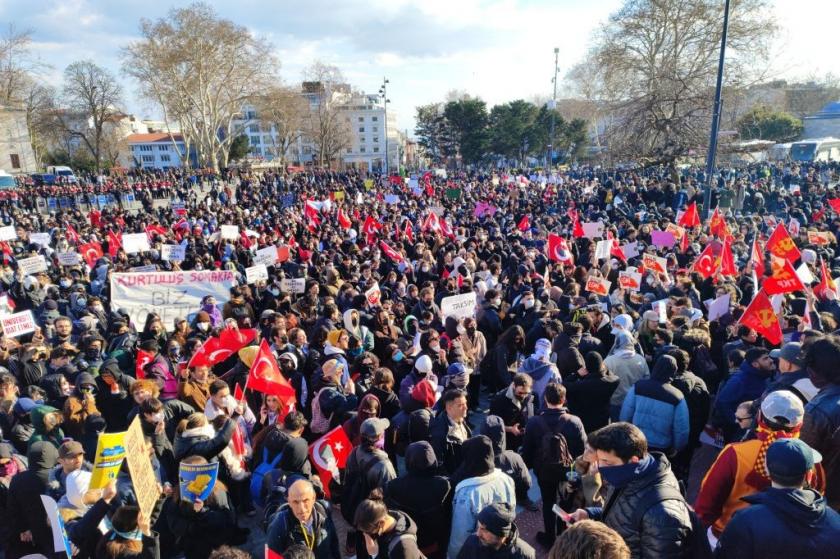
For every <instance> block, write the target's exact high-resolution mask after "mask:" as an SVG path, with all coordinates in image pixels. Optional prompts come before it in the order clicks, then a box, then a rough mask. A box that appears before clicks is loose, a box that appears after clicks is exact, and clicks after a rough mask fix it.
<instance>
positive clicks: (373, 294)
mask: <svg viewBox="0 0 840 559" xmlns="http://www.w3.org/2000/svg"><path fill="white" fill-rule="evenodd" d="M381 297H382V291H380V289H379V284H378V283H374V284H373V286H371V288H370V289H368V290H367V291H365V299H366V300H367V303H368V305H369V306H371V307H378V306H379V300H380V299H381Z"/></svg>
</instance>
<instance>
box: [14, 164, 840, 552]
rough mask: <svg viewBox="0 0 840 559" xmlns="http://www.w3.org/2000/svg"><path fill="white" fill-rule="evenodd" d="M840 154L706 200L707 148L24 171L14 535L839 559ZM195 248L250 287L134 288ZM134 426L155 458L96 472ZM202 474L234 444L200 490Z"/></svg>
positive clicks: (196, 548) (17, 547)
mask: <svg viewBox="0 0 840 559" xmlns="http://www.w3.org/2000/svg"><path fill="white" fill-rule="evenodd" d="M839 172H840V166H838V165H837V164H831V163H816V164H808V163H802V164H792V163H789V162H787V163H783V162H779V163H762V164H754V165H750V166H745V167H742V168H733V169H725V170H723V171H722V172H721V173H720V176H719V177H716V178H715V180H714V181H713V183H714V184H713V188H712V203H711V206H710V208H711V209H713V210H714V212H713V213H712V212H710V213H711V216H710V217H709V218H708V219H701V218H700V215H699V212H698V208H701V207H702V204H703V191H702V186H703V184H705V177H704V176H703V174H702V172H700V171H698V170H697V169H695V168H692V167H686V168H681V169H678V170H674V169H670V168H664V167H651V168H645V169H625V170H618V169H615V170H608V169H602V168H597V167H584V166H580V167H577V166H576V167H572V168H568V169H564V170H558V171H555V172H552V173H548V174H543V173H537V174H530V172H527V171H517V170H506V171H501V170H496V171H487V172H469V173H466V172H463V173H462V172H456V173H454V174H452V173H450V174H449V175H448V176H447V175H446V174H444V173H436V172H425V173H419V174H418V175H416V176H414V177H411V178H403V177H397V176H394V177H384V176H378V175H375V176H369V175H365V174H360V173H356V172H352V171H348V172H332V171H307V172H294V173H286V172H269V171H266V172H259V173H257V172H248V171H244V170H236V171H230V172H223V173H219V174H216V173H212V172H204V173H200V174H196V173H187V172H181V171H176V170H171V171H160V172H156V173H153V172H149V171H143V172H140V171H138V172H131V173H128V174H126V175H115V176H88V177H85V178H83V179H80V181H79V183H76V184H59V185H53V186H43V185H35V184H31V183H28V182H27V181H21V183H20V185H19V187H18V188H17V189H15V190H13V191H9V192H6V193H5V195H4V196H2V197H0V221H2V223H0V232H2V231H4V230H3V229H2V227H3V226H11V228H9V227H6V233H4V234H2V235H0V236H2V237H4V240H2V241H0V250H1V251H2V253H1V254H2V263H0V291H2V293H0V321H2V320H3V318H4V317H6V318H9V317H12V316H14V317H18V316H20V313H26V312H27V311H29V312H31V317H32V319H33V321H34V322H33V324H32V328H23V332H22V333H21V332H20V325H21V322H20V320H23V319H20V320H15V321H11V320H10V322H9V324H10V326H9V328H8V329H7V330H4V331H3V333H2V337H0V400H1V401H0V429H2V441H3V442H2V443H0V511H2V512H0V515H2V518H0V548H2V550H3V552H4V553H5V557H6V558H7V559H17V558H21V557H27V556H43V557H47V558H53V557H59V556H65V555H66V554H67V553H70V554H71V555H72V556H73V557H76V558H78V559H85V558H95V559H117V558H133V557H148V558H151V557H155V558H157V557H180V556H183V557H186V558H187V559H204V558H206V557H216V558H224V557H248V556H249V555H248V554H247V553H246V552H244V551H243V550H242V549H244V548H247V547H248V543H249V542H250V541H251V540H253V539H257V538H264V540H265V542H266V543H265V556H266V557H267V558H268V557H285V558H287V559H288V558H298V557H300V558H303V557H316V558H318V559H327V558H339V557H351V556H355V557H358V558H359V559H366V558H368V557H371V558H373V557H376V558H380V559H383V558H390V559H397V558H407V559H414V558H420V557H430V558H447V557H448V558H449V559H467V558H475V557H478V558H534V557H536V555H537V554H538V553H541V554H543V555H544V554H546V553H547V556H548V557H550V558H552V559H570V558H581V559H583V558H596V557H597V558H603V559H607V558H616V559H628V558H631V557H632V558H633V559H640V558H649V559H654V558H655V559H660V558H666V559H671V558H673V559H679V558H685V559H688V558H699V557H712V556H714V557H718V558H724V559H726V558H736V557H737V558H739V559H740V558H749V557H755V558H768V559H769V558H776V557H779V558H782V557H783V558H785V559H790V558H791V557H807V558H809V559H811V558H813V559H819V558H829V557H837V554H838V549H840V514H838V512H837V511H838V510H840V367H838V363H840V335H838V334H836V333H835V332H836V331H838V324H840V303H839V302H838V289H837V285H836V284H835V280H834V279H833V278H835V277H837V276H840V255H838V254H837V253H836V251H837V237H836V235H838V234H840V233H839V232H838V230H840V192H837V191H835V187H837V183H838V173H839ZM125 193H132V194H134V195H135V197H134V199H135V200H136V201H137V203H138V204H137V207H133V208H130V209H123V208H122V207H121V206H120V204H119V200H118V199H117V198H110V199H109V200H111V203H108V204H104V205H103V204H100V203H96V204H86V205H84V206H81V205H79V204H78V201H79V200H82V199H83V198H80V197H79V196H78V195H81V194H90V195H94V196H97V195H99V194H125ZM50 198H66V199H67V200H68V204H69V205H68V206H67V207H64V205H63V204H62V205H60V206H59V208H58V209H56V208H55V207H54V205H53V204H52V203H45V201H46V200H48V199H50ZM88 199H89V200H91V201H92V200H93V198H88ZM160 200H170V202H171V203H159V201H160ZM835 200H838V202H837V204H834V203H833V202H834V201H835ZM224 226H228V227H224ZM230 226H232V227H233V230H234V231H235V233H234V234H233V235H231V234H230V231H231V227H230ZM9 229H13V230H14V233H13V234H11V233H10V232H8V230H9ZM223 229H224V231H223ZM136 233H144V234H146V236H147V239H148V247H144V249H143V250H135V249H129V247H127V246H123V244H124V242H123V239H126V238H127V236H128V235H130V234H136ZM173 245H177V246H179V247H181V248H182V249H183V253H182V256H181V257H180V258H173V257H172V256H171V255H172V254H173V251H172V246H173ZM268 247H277V249H278V250H277V257H276V259H270V260H269V261H268V263H267V264H266V266H265V271H266V272H267V277H266V276H260V277H259V278H257V279H255V277H256V276H255V275H252V271H253V270H254V268H255V264H256V263H257V262H265V260H264V259H262V260H261V259H258V252H259V254H260V258H263V257H264V255H265V250H264V249H266V248H268ZM127 250H128V251H129V252H126V251H127ZM74 252H76V253H79V258H78V262H77V263H75V264H73V263H72V259H68V257H67V254H68V253H74ZM269 252H271V251H269ZM39 255H40V256H42V257H43V258H44V260H45V262H46V266H45V267H44V268H45V269H44V268H38V269H36V268H37V267H36V268H33V267H32V266H31V263H32V258H33V257H37V256H39ZM272 260H273V261H272ZM22 261H23V262H24V263H25V265H22V264H21V262H22ZM186 271H196V272H208V271H219V272H229V274H226V275H224V277H226V278H230V277H232V278H233V279H232V285H231V286H230V287H229V289H226V292H225V293H223V294H220V293H219V292H218V290H217V291H216V295H206V296H204V297H202V298H201V300H200V302H196V304H195V306H194V307H193V308H189V309H184V312H183V313H175V314H173V313H172V312H171V309H167V305H169V303H170V302H169V301H166V300H164V301H135V303H137V304H139V305H141V306H142V305H143V304H144V303H145V304H146V307H145V310H144V312H143V315H142V318H139V319H138V315H136V314H135V310H134V308H135V307H131V308H124V306H121V304H120V299H118V297H117V290H118V285H119V284H118V278H120V277H122V276H121V274H127V273H134V274H155V273H163V272H186ZM160 277H165V276H163V275H161V276H160ZM201 277H208V278H211V279H207V280H206V281H208V282H210V281H214V280H213V279H212V278H221V277H222V275H218V276H201ZM299 278H303V280H302V282H300V283H299V282H296V281H294V280H296V279H299ZM141 292H142V290H141ZM222 295H223V296H222ZM453 301H456V302H458V304H457V305H456V304H452V302H453ZM179 308H181V307H179ZM465 309H466V310H465ZM4 324H5V322H4ZM24 324H25V321H24ZM16 328H17V330H16ZM231 339H234V340H239V341H240V342H241V343H239V344H238V345H236V346H235V347H233V348H232V349H231V350H229V351H227V352H226V353H225V354H224V356H223V357H224V358H223V359H221V360H217V359H213V358H212V355H213V351H212V350H213V348H218V347H222V346H224V344H229V343H230V340H231ZM225 347H228V348H229V349H230V347H231V346H229V345H228V346H225ZM268 354H270V355H268ZM208 355H210V356H211V357H207V356H208ZM264 362H268V363H269V365H270V366H271V367H274V363H276V371H277V374H278V375H281V376H279V377H277V376H275V377H271V375H268V376H266V375H262V374H255V373H254V371H255V370H257V369H259V367H262V366H264ZM267 378H268V380H266V379H267ZM271 378H274V380H273V381H271V382H269V381H270V380H271ZM254 379H258V380H259V382H257V380H254ZM278 387H279V389H278ZM275 389H276V390H275ZM138 423H139V426H140V428H141V429H142V433H143V436H144V443H143V445H141V447H142V448H140V449H139V451H137V452H138V453H139V454H140V456H129V457H128V458H127V459H125V460H123V461H122V463H120V462H116V464H115V465H114V468H115V469H114V475H113V476H112V477H111V478H109V479H106V480H105V481H104V482H102V481H101V480H98V479H97V476H99V475H100V472H98V471H97V470H98V469H99V468H100V467H101V466H102V465H103V464H104V462H106V461H107V460H105V458H103V457H102V456H101V455H102V452H101V449H102V444H103V441H105V440H107V437H108V436H109V435H112V434H119V433H124V432H130V430H131V429H132V427H136V426H137V424H138ZM335 441H339V442H337V443H336V442H335ZM325 448H326V449H327V450H328V451H329V452H326V454H325V452H324V449H325ZM123 450H125V449H123ZM106 458H107V457H106ZM138 459H142V460H141V462H143V466H144V468H145V467H147V466H148V465H146V464H145V462H144V461H145V460H147V459H148V462H149V465H150V466H151V471H152V472H153V474H154V478H155V484H154V485H155V486H156V487H155V488H154V495H153V498H152V502H153V506H148V505H147V503H146V501H147V495H148V492H149V487H148V486H144V487H141V486H140V484H141V481H140V480H141V478H142V477H143V476H141V475H140V474H139V473H138V471H139V470H140V468H138V467H136V466H135V464H136V462H137V460H138ZM185 465H186V466H187V469H188V470H189V469H190V468H195V469H199V470H201V468H203V467H207V466H211V467H213V468H215V467H216V465H217V466H218V467H217V470H215V471H217V478H216V479H215V482H214V483H213V484H212V489H211V490H209V491H208V492H207V494H206V495H205V494H201V495H200V496H198V493H200V491H199V492H197V493H191V491H193V489H194V486H193V485H194V484H185V483H184V482H183V481H184V480H183V479H182V478H183V473H182V472H183V471H185V470H184V466H185ZM201 471H204V470H201ZM93 480H95V481H93ZM198 481H200V479H199V480H198ZM143 483H145V482H143ZM196 483H197V482H196ZM533 486H537V487H538V489H539V495H540V497H539V498H535V497H534V496H535V495H537V491H536V490H537V487H533ZM42 497H45V498H42ZM47 497H48V498H49V499H47ZM202 497H203V498H202ZM50 499H51V500H50ZM52 502H54V503H55V508H56V509H57V512H56V511H55V510H52V508H53V507H52V506H51V505H50V504H49V503H52ZM536 511H540V512H541V516H542V522H541V523H542V527H543V529H542V531H539V532H538V533H537V534H536V535H535V537H530V536H529V537H525V536H524V535H523V533H522V531H521V530H520V529H519V528H518V526H517V516H518V515H521V514H525V513H528V512H536ZM256 515H259V516H257V518H256V519H255V520H257V522H255V523H252V522H247V521H246V520H245V519H246V518H247V517H254V516H256ZM245 524H249V525H250V528H249V527H246V526H245ZM254 526H259V527H258V528H254ZM253 530H262V531H264V535H259V534H256V533H254V532H253ZM65 542H66V546H67V548H66V549H65ZM57 544H60V545H58V546H57Z"/></svg>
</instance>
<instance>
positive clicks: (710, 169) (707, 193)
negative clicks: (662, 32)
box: [703, 0, 729, 220]
mask: <svg viewBox="0 0 840 559" xmlns="http://www.w3.org/2000/svg"><path fill="white" fill-rule="evenodd" d="M728 29H729V0H726V2H725V4H724V7H723V34H722V35H721V37H720V59H719V60H718V72H717V84H716V85H715V108H714V111H713V112H712V132H711V136H710V137H709V153H708V155H707V157H706V187H705V189H704V191H703V220H705V219H706V218H707V217H708V216H709V210H711V208H710V207H709V206H711V205H712V173H714V170H715V156H716V155H717V140H718V129H719V128H720V113H721V110H720V107H721V100H720V96H721V89H722V88H723V61H724V58H725V56H726V32H727V30H728Z"/></svg>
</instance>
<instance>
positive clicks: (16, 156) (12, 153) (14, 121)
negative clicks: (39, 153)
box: [0, 106, 38, 175]
mask: <svg viewBox="0 0 840 559" xmlns="http://www.w3.org/2000/svg"><path fill="white" fill-rule="evenodd" d="M0 169H3V170H4V171H6V172H7V173H9V174H10V175H15V174H18V173H34V172H35V171H37V170H38V169H37V165H36V164H35V152H34V151H33V150H32V140H31V139H30V137H29V127H27V125H26V111H24V110H23V109H15V108H12V107H3V106H0Z"/></svg>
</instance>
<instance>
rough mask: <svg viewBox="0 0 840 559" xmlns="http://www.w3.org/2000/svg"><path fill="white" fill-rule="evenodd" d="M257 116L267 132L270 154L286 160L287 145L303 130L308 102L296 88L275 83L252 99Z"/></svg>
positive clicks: (295, 140) (292, 142) (283, 161)
mask: <svg viewBox="0 0 840 559" xmlns="http://www.w3.org/2000/svg"><path fill="white" fill-rule="evenodd" d="M254 108H255V109H256V111H257V118H258V119H259V121H260V128H261V130H262V131H263V132H268V133H271V132H273V133H271V134H270V136H271V139H272V145H271V147H270V148H269V149H270V150H271V155H273V156H274V157H275V158H276V159H278V160H279V161H280V163H282V164H285V163H286V154H287V153H288V151H289V148H290V147H291V146H292V145H293V144H294V143H295V142H297V140H298V139H299V138H300V137H301V135H302V134H303V129H304V125H305V124H306V120H307V116H308V113H309V104H308V103H307V102H306V99H304V98H303V96H302V95H301V93H300V90H298V89H294V88H291V87H287V86H284V85H276V86H273V87H270V88H269V89H267V90H266V91H265V92H264V93H262V94H260V95H259V96H258V97H257V98H256V100H255V102H254Z"/></svg>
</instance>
